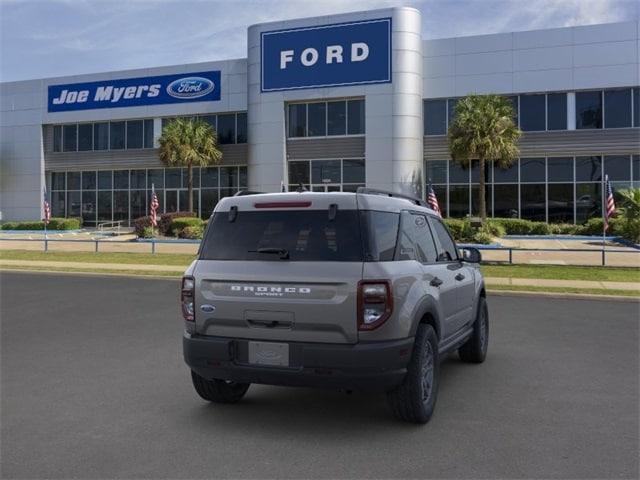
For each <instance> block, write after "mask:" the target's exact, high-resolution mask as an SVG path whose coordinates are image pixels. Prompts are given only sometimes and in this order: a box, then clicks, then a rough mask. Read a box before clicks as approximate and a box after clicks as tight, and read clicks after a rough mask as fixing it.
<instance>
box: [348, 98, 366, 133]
mask: <svg viewBox="0 0 640 480" xmlns="http://www.w3.org/2000/svg"><path fill="white" fill-rule="evenodd" d="M364 129H365V127H364V100H349V101H348V102H347V133H348V134H349V135H358V134H363V133H364Z"/></svg>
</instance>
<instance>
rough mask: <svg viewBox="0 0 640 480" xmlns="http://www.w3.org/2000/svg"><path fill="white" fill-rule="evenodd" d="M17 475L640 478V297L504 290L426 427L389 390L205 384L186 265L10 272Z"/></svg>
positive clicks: (5, 417) (1, 278) (6, 402)
mask: <svg viewBox="0 0 640 480" xmlns="http://www.w3.org/2000/svg"><path fill="white" fill-rule="evenodd" d="M0 282H1V283H0V287H1V291H0V294H1V297H0V300H1V305H0V313H1V335H2V338H1V348H2V350H1V365H2V366H1V384H0V387H1V405H0V408H1V410H0V413H1V422H0V424H1V425H0V429H1V440H2V444H1V452H2V455H1V468H2V472H1V473H2V478H45V477H46V478H70V477H75V478H204V477H226V478H229V477H236V478H238V477H241V478H249V477H251V478H292V477H295V478H347V477H348V478H397V477H403V478H497V477H500V478H638V475H639V471H638V450H639V444H638V431H639V421H638V418H639V411H638V405H639V368H640V367H639V351H638V345H639V343H638V341H639V338H638V330H639V319H638V314H639V304H638V303H633V302H618V301H601V300H593V301H591V300H565V299H549V298H542V297H508V296H492V297H490V298H489V308H490V313H491V319H492V324H491V328H492V332H491V335H492V336H491V343H490V347H489V357H488V359H487V361H486V362H485V363H484V364H483V365H475V366H470V365H467V364H462V363H460V362H459V361H458V360H457V358H456V357H455V356H451V357H450V358H448V359H447V360H445V364H444V366H443V369H442V374H443V378H442V383H441V387H440V396H439V400H438V406H437V409H436V413H435V416H434V418H433V419H432V421H431V422H430V423H429V424H428V425H426V426H415V425H406V424H402V423H398V422H396V421H395V420H394V419H393V418H392V417H391V415H390V413H389V411H388V410H387V408H386V404H385V402H384V398H383V397H382V396H378V395H366V394H358V393H354V394H352V395H346V394H343V393H339V392H333V391H317V390H311V389H286V388H278V387H266V386H255V385H254V386H252V387H251V389H250V390H249V392H248V394H247V396H246V397H245V399H244V400H243V401H242V402H241V403H240V404H238V405H233V406H213V405H208V404H206V403H205V402H203V401H201V400H200V399H199V398H198V397H197V396H196V394H195V392H194V391H193V390H192V386H191V383H190V379H189V376H188V370H187V368H186V366H185V365H184V364H183V361H182V357H181V355H182V352H181V343H180V342H181V331H182V325H181V320H180V318H179V309H178V303H177V295H178V283H177V281H175V280H151V279H140V278H138V279H135V278H121V277H98V276H79V275H78V276H76V275H54V274H28V273H7V272H3V273H1V274H0Z"/></svg>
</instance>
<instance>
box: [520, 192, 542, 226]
mask: <svg viewBox="0 0 640 480" xmlns="http://www.w3.org/2000/svg"><path fill="white" fill-rule="evenodd" d="M520 211H521V217H522V218H525V219H527V220H536V221H540V222H544V221H545V220H546V211H545V186H544V184H532V185H520Z"/></svg>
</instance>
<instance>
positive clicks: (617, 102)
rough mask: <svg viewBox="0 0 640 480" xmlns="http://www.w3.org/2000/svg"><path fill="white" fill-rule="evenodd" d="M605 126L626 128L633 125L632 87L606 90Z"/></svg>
mask: <svg viewBox="0 0 640 480" xmlns="http://www.w3.org/2000/svg"><path fill="white" fill-rule="evenodd" d="M604 115H605V119H604V126H605V128H624V127H630V126H631V89H630V88H627V89H626V90H605V92H604Z"/></svg>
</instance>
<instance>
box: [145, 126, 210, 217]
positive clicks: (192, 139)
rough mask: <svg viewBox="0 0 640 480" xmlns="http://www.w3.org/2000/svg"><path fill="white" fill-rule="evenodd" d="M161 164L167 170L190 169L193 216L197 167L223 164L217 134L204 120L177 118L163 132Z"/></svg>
mask: <svg viewBox="0 0 640 480" xmlns="http://www.w3.org/2000/svg"><path fill="white" fill-rule="evenodd" d="M159 142H160V150H159V152H158V154H159V156H160V161H161V162H162V163H163V164H164V165H165V166H167V167H187V190H188V193H187V195H188V198H189V200H188V202H189V211H190V212H193V167H206V166H207V165H216V164H218V163H220V160H222V152H221V151H220V150H219V149H218V139H217V135H216V132H215V130H214V129H213V128H212V127H211V125H209V124H208V123H206V122H204V121H203V120H200V119H195V120H194V119H189V118H176V119H175V120H172V121H170V122H169V123H168V124H167V125H166V126H165V127H164V129H163V130H162V135H161V136H160V139H159Z"/></svg>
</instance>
